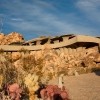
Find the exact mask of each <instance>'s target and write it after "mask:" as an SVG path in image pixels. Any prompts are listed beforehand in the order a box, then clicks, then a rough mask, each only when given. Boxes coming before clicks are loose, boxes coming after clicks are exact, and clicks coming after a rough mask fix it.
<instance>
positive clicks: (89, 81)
mask: <svg viewBox="0 0 100 100" xmlns="http://www.w3.org/2000/svg"><path fill="white" fill-rule="evenodd" d="M57 82H58V80H57V79H55V80H52V81H50V83H52V84H57ZM64 85H65V86H66V89H67V90H68V93H69V97H70V99H71V100H100V72H98V73H89V74H82V75H79V76H69V77H68V76H66V77H64Z"/></svg>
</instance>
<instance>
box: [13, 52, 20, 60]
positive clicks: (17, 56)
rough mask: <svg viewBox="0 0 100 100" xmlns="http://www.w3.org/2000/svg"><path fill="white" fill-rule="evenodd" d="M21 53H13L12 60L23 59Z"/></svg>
mask: <svg viewBox="0 0 100 100" xmlns="http://www.w3.org/2000/svg"><path fill="white" fill-rule="evenodd" d="M21 56H22V55H21V53H19V52H12V60H18V59H20V58H21Z"/></svg>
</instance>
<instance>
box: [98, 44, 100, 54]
mask: <svg viewBox="0 0 100 100" xmlns="http://www.w3.org/2000/svg"><path fill="white" fill-rule="evenodd" d="M98 50H99V53H100V43H99V44H98Z"/></svg>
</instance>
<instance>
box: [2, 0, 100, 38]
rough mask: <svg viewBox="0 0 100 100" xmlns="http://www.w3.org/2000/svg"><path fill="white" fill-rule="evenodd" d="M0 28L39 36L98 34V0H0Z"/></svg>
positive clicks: (8, 31) (7, 31)
mask: <svg viewBox="0 0 100 100" xmlns="http://www.w3.org/2000/svg"><path fill="white" fill-rule="evenodd" d="M0 31H1V32H2V33H5V34H8V33H10V32H18V33H21V34H22V35H23V36H24V38H25V39H26V40H29V39H32V38H36V37H39V36H59V35H63V34H83V35H91V36H100V0H0Z"/></svg>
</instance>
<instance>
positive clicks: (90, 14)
mask: <svg viewBox="0 0 100 100" xmlns="http://www.w3.org/2000/svg"><path fill="white" fill-rule="evenodd" d="M76 6H77V7H78V8H79V9H80V10H81V11H82V12H83V13H84V14H85V15H86V16H87V18H88V19H90V20H91V21H94V22H96V23H98V22H99V23H100V0H78V2H77V3H76Z"/></svg>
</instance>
